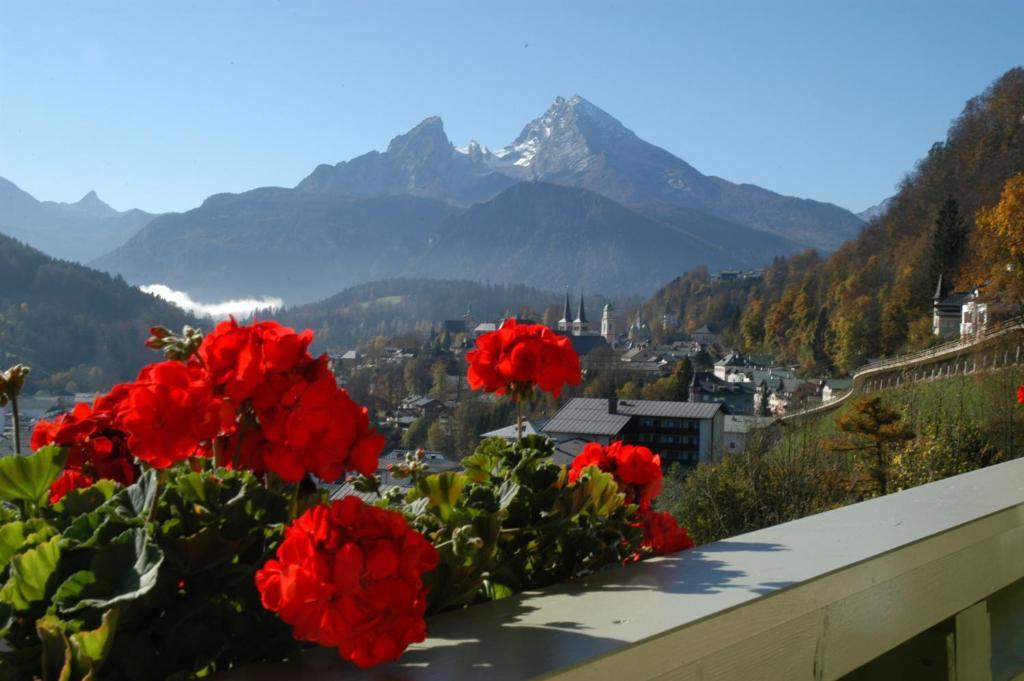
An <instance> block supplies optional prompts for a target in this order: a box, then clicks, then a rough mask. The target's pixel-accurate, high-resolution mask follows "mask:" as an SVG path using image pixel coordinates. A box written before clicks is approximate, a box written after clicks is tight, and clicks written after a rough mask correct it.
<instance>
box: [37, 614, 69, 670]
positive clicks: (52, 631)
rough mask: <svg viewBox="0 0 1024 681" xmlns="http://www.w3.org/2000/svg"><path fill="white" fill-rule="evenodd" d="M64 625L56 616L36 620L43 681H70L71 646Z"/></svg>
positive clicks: (46, 616)
mask: <svg viewBox="0 0 1024 681" xmlns="http://www.w3.org/2000/svg"><path fill="white" fill-rule="evenodd" d="M65 627H66V625H65V623H64V622H62V621H61V620H60V618H59V617H57V616H56V615H44V616H43V617H40V618H39V619H38V620H36V633H37V634H38V635H39V642H40V643H41V644H42V658H43V660H42V662H43V681H70V679H71V645H70V644H69V643H68V637H67V634H66V633H65Z"/></svg>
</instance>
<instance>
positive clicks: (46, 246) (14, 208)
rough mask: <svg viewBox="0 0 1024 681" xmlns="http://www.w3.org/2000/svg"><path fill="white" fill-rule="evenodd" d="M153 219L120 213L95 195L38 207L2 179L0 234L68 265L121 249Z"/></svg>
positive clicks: (135, 212) (134, 211)
mask: <svg viewBox="0 0 1024 681" xmlns="http://www.w3.org/2000/svg"><path fill="white" fill-rule="evenodd" d="M152 219H153V214H151V213H147V212H145V211H142V210H138V209H131V210H127V211H123V212H121V211H117V210H114V209H113V208H111V207H110V206H108V205H107V204H106V203H104V202H103V201H102V200H101V199H100V198H99V197H98V196H97V195H96V192H94V191H91V192H89V193H88V194H86V195H85V196H83V197H82V198H81V199H79V200H78V201H76V202H75V203H58V202H55V201H37V200H36V199H35V198H34V197H33V196H32V195H31V194H29V193H28V192H26V191H24V190H22V189H21V188H19V187H18V186H17V185H15V184H14V183H13V182H11V181H9V180H5V179H4V178H2V177H0V233H3V234H6V235H8V236H11V237H14V238H15V239H19V240H21V241H23V242H25V243H27V244H29V245H31V246H34V247H36V248H38V249H40V250H42V251H44V252H46V253H48V254H49V255H52V256H54V257H56V258H61V259H64V260H76V261H79V262H88V261H89V260H92V259H93V258H96V257H99V256H101V255H103V254H105V253H108V252H109V251H111V250H113V249H114V248H117V247H118V246H120V245H121V244H123V243H124V242H125V241H127V240H128V239H129V238H130V237H131V236H132V235H134V234H135V233H136V232H138V231H139V229H141V228H142V226H143V225H145V224H146V223H147V222H149V221H150V220H152Z"/></svg>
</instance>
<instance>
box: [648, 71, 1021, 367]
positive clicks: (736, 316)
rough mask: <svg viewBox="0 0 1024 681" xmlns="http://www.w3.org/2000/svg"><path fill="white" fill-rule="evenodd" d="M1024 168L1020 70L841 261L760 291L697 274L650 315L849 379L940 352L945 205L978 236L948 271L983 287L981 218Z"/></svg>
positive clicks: (811, 266) (799, 262) (808, 257)
mask: <svg viewBox="0 0 1024 681" xmlns="http://www.w3.org/2000/svg"><path fill="white" fill-rule="evenodd" d="M1022 171H1024V68H1014V69H1011V70H1010V71H1008V72H1007V73H1005V74H1004V75H1003V76H1002V77H1000V78H999V79H998V80H997V81H996V82H995V83H994V84H993V85H992V86H991V87H990V88H988V89H987V90H986V91H985V92H984V93H983V94H981V95H979V96H977V97H975V98H973V99H971V100H970V101H968V102H967V104H966V105H965V107H964V110H963V113H962V114H961V115H960V117H959V118H958V119H957V120H956V121H954V122H953V124H952V126H951V127H950V129H949V132H948V134H947V137H946V139H945V141H943V142H937V143H936V144H934V145H933V146H932V147H931V149H929V150H928V152H927V155H926V156H925V157H924V158H923V159H922V160H921V161H920V162H919V163H918V164H917V167H916V168H915V169H914V171H913V172H911V173H910V174H909V175H907V177H906V178H905V179H904V180H903V182H902V184H901V186H900V189H899V192H898V193H897V194H896V195H895V196H894V197H892V199H890V200H889V202H888V203H889V205H888V207H887V209H886V211H885V212H884V214H882V215H880V216H878V217H876V218H874V219H873V220H872V221H871V222H870V223H869V224H868V226H867V227H865V229H864V230H863V231H862V232H861V234H860V235H859V236H858V237H857V238H856V239H854V240H852V241H850V242H849V243H847V244H845V245H844V246H843V247H842V248H840V249H839V250H838V251H836V252H835V253H834V254H832V255H831V256H830V257H828V258H827V259H823V258H821V257H818V256H817V255H816V254H814V253H805V254H801V255H798V256H791V257H789V258H779V259H776V260H775V261H774V262H773V263H772V264H771V265H770V266H768V267H767V268H766V270H765V273H764V279H763V281H760V282H743V283H738V284H724V285H723V284H717V285H712V284H711V282H710V279H709V278H708V277H707V273H706V272H699V271H695V272H691V273H689V274H687V275H685V276H683V277H680V278H678V279H677V280H675V281H673V282H672V283H670V284H669V285H668V286H666V287H665V288H663V289H662V290H660V291H659V292H658V293H656V294H655V296H653V297H652V298H651V300H650V301H648V303H647V305H646V306H645V314H646V315H648V317H650V318H659V317H660V315H662V314H664V313H666V312H668V313H671V314H675V315H677V316H678V317H679V318H680V319H682V320H683V323H684V325H690V326H693V325H697V326H699V325H700V324H703V323H706V322H712V323H717V324H719V325H720V326H721V327H722V328H723V329H724V332H725V335H726V337H727V338H728V339H729V340H730V341H731V342H734V343H736V344H737V345H741V346H744V347H745V348H747V349H749V350H765V351H770V352H774V353H777V354H779V355H783V356H789V357H791V358H794V359H797V360H799V361H800V362H801V363H802V364H803V365H804V366H805V367H808V368H810V367H815V368H818V369H821V368H824V369H835V370H837V371H847V370H849V369H851V368H853V367H855V366H857V365H858V364H860V363H862V362H863V361H864V360H865V359H866V358H868V357H877V356H883V355H892V354H894V353H897V352H899V351H900V350H902V349H905V348H907V347H917V346H920V345H922V344H925V343H928V342H930V341H931V339H932V336H931V328H930V321H931V319H930V317H931V309H932V297H933V295H934V291H935V287H936V281H937V274H938V273H937V272H936V271H935V268H934V267H933V266H932V264H931V262H932V254H933V252H937V251H939V250H944V249H936V248H935V243H934V232H935V222H936V217H937V216H938V213H939V210H940V208H942V206H943V205H944V204H945V203H946V202H947V201H948V200H949V199H954V200H956V201H957V202H958V203H959V212H960V214H961V216H962V218H963V219H964V221H965V222H966V223H967V225H968V228H969V234H968V244H967V246H966V247H965V248H964V249H962V251H960V252H959V253H957V254H954V255H955V256H956V258H955V262H949V263H947V266H946V269H947V271H945V272H943V274H944V276H945V278H946V280H947V281H949V280H952V281H956V282H957V283H958V285H959V286H969V285H975V284H976V283H977V282H972V281H969V280H967V278H966V277H967V276H968V275H967V274H966V273H968V272H970V271H971V270H972V269H974V265H975V263H972V258H975V257H976V256H975V255H974V250H973V247H972V244H971V242H972V241H973V231H974V217H975V215H976V214H977V211H978V209H979V208H981V207H984V206H992V205H994V204H996V203H997V202H998V201H999V195H1000V191H1001V189H1002V187H1003V184H1004V183H1005V182H1006V180H1007V179H1008V178H1010V177H1011V176H1013V175H1015V174H1016V173H1019V172H1022ZM947 257H948V256H947Z"/></svg>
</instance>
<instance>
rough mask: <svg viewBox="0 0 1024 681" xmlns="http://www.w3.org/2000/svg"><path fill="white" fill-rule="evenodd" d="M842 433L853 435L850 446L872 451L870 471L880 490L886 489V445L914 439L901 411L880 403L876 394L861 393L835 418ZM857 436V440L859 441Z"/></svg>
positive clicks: (887, 471)
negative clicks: (851, 406)
mask: <svg viewBox="0 0 1024 681" xmlns="http://www.w3.org/2000/svg"><path fill="white" fill-rule="evenodd" d="M836 425H838V426H839V429H840V430H842V431H843V432H844V433H849V434H851V435H853V436H855V438H856V439H855V440H854V442H853V443H852V444H853V446H852V447H851V449H854V450H861V451H864V450H867V451H869V452H870V453H871V454H872V455H873V459H874V460H873V461H872V468H871V475H872V477H873V478H874V479H875V482H877V483H878V488H879V491H880V492H881V493H882V494H888V493H889V461H888V456H887V455H886V454H887V451H886V450H887V449H889V448H891V447H892V446H894V445H896V444H898V443H900V442H906V441H907V440H913V439H914V429H913V428H912V427H911V426H910V424H908V423H906V422H905V421H904V420H903V415H902V414H901V413H900V412H898V411H896V410H895V409H890V408H889V407H887V406H885V405H884V404H883V403H882V398H881V397H880V396H878V395H875V396H873V397H864V398H861V399H860V400H858V401H857V402H856V403H854V405H853V409H852V410H850V411H848V412H847V413H845V414H843V415H842V416H840V417H839V420H838V421H837V422H836ZM857 440H860V441H859V442H858V441H857Z"/></svg>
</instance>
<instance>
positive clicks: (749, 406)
mask: <svg viewBox="0 0 1024 681" xmlns="http://www.w3.org/2000/svg"><path fill="white" fill-rule="evenodd" d="M754 392H755V389H754V384H753V383H751V382H743V383H740V382H735V381H723V380H722V379H720V378H718V377H717V376H716V375H715V374H713V373H711V372H710V371H695V372H694V373H693V380H692V381H691V382H690V400H691V401H693V402H714V403H718V404H722V405H725V407H726V411H728V412H729V413H730V414H753V413H754Z"/></svg>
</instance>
